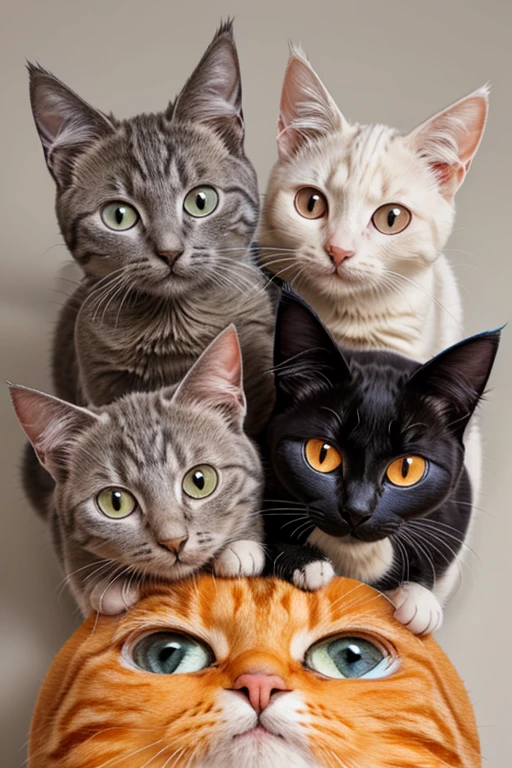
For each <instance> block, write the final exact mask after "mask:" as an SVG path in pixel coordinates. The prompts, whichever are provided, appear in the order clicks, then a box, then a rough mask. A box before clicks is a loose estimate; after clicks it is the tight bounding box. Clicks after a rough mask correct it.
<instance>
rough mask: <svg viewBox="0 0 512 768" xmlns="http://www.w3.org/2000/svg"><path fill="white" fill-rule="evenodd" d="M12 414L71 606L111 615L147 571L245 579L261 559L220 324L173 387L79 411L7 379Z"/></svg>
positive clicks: (227, 340)
mask: <svg viewBox="0 0 512 768" xmlns="http://www.w3.org/2000/svg"><path fill="white" fill-rule="evenodd" d="M11 395H12V399H13V404H14V408H15V411H16V414H17V417H18V420H19V422H20V424H21V426H22V428H23V430H24V431H25V434H26V435H27V437H28V438H29V440H30V441H31V443H32V445H33V446H34V449H35V451H36V453H37V456H38V458H39V461H40V462H41V464H42V466H43V467H45V469H46V470H47V471H48V472H49V473H50V474H51V475H52V477H53V479H54V481H55V491H54V493H53V494H50V495H49V496H47V497H46V498H45V499H44V500H42V501H44V502H45V506H46V518H47V520H48V521H49V523H50V526H51V529H52V534H53V539H54V544H55V547H56V550H57V553H58V556H59V558H60V560H61V563H62V564H63V567H64V570H65V573H66V577H67V581H68V583H69V585H70V587H71V590H72V592H73V595H74V597H75V598H76V600H77V602H78V604H79V606H80V609H81V611H82V613H83V614H84V615H87V614H88V613H89V612H90V610H91V608H92V609H94V610H98V611H101V612H102V613H109V614H114V613H120V612H121V611H123V610H125V609H126V608H128V607H129V606H130V605H132V604H133V603H134V602H136V600H137V599H138V594H139V587H140V584H141V582H142V581H143V580H144V579H146V578H150V577H154V578H157V579H166V580H176V579H181V578H184V577H186V576H188V575H190V574H191V573H194V572H195V571H197V570H198V569H200V568H204V567H206V566H209V567H210V566H211V568H212V570H213V572H214V573H216V574H218V575H220V576H254V575H258V574H259V573H261V571H262V570H263V566H264V552H263V547H262V544H261V543H260V542H261V540H262V522H261V517H260V515H259V509H260V507H261V493H262V487H263V478H262V469H261V464H260V460H259V457H258V452H257V450H256V448H255V447H254V445H253V444H252V442H251V440H250V439H249V438H248V437H247V436H246V435H245V433H244V432H243V421H244V417H245V411H246V404H245V396H244V392H243V385H242V361H241V353H240V347H239V344H238V340H237V335H236V331H235V329H234V327H233V326H230V327H229V328H227V329H226V330H225V331H224V332H223V333H221V334H220V335H219V336H218V337H217V339H215V340H214V341H213V342H212V343H211V344H210V346H209V347H208V348H207V349H206V350H205V351H204V352H203V354H202V355H201V356H200V358H199V360H198V361H197V362H196V363H195V364H194V366H193V367H192V369H191V370H190V371H189V373H188V374H187V375H186V377H185V378H184V380H183V381H182V382H181V384H180V385H179V386H178V387H167V388H164V389H162V390H160V391H157V392H150V393H132V394H129V395H125V396H124V397H122V398H120V399H119V400H117V401H114V402H113V403H111V404H110V405H107V406H103V407H102V408H92V409H86V408H82V407H79V406H76V405H71V404H69V403H66V402H64V401H63V400H59V399H57V398H55V397H51V396H50V395H46V394H43V393H42V392H37V391H36V390H33V389H27V388H25V387H20V386H14V385H12V386H11Z"/></svg>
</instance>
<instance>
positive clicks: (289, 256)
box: [259, 49, 488, 362]
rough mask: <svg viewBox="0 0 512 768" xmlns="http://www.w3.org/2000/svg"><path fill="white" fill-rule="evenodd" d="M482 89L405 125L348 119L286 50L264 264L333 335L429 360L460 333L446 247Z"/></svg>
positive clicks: (480, 118) (482, 106) (480, 122)
mask: <svg viewBox="0 0 512 768" xmlns="http://www.w3.org/2000/svg"><path fill="white" fill-rule="evenodd" d="M487 108H488V89H487V88H486V87H484V88H481V89H480V90H478V91H475V92H474V93H472V94H471V95H469V96H467V97H466V98H464V99H462V100H461V101H458V102H457V103H456V104H454V105H452V106H451V107H449V108H448V109H446V110H444V111H443V112H440V113H439V114H437V115H435V116H434V117H432V118H430V119H429V120H427V121H426V122H425V123H422V124H421V125H420V126H419V127H418V128H415V129H414V130H413V131H411V132H410V133H408V134H405V135H404V134H401V133H399V132H398V131H397V130H395V129H393V128H388V127H387V126H385V125H358V124H357V123H349V122H348V121H347V120H346V119H345V117H344V116H343V115H342V113H341V112H340V110H339V109H338V107H337V106H336V104H335V103H334V101H333V99H332V97H331V96H330V95H329V93H328V92H327V90H326V88H325V87H324V85H323V84H322V82H321V81H320V79H319V77H318V75H317V74H316V73H315V72H314V70H313V69H312V67H311V64H310V63H309V61H308V60H307V59H306V57H305V55H304V54H303V53H302V52H301V51H300V50H298V49H293V50H292V54H291V57H290V60H289V63H288V67H287V70H286V74H285V77H284V83H283V90H282V96H281V109H280V115H279V124H278V136H277V146H278V153H279V159H278V161H277V163H276V164H275V166H274V168H273V170H272V173H271V176H270V181H269V185H268V190H267V195H266V199H265V205H264V209H263V214H262V219H261V225H260V232H259V241H260V243H261V244H262V246H263V252H262V263H263V264H264V265H265V266H266V267H267V268H268V269H269V270H270V271H271V272H273V273H275V274H278V275H279V276H280V277H282V278H283V279H285V280H287V281H288V282H290V283H291V284H292V286H293V287H294V288H295V290H297V291H298V293H300V294H301V295H302V296H303V297H304V298H305V299H306V301H307V302H308V303H309V304H310V305H311V306H312V307H313V309H315V310H316V312H317V313H318V314H319V315H320V318H321V320H322V321H323V322H324V323H325V324H326V325H327V327H328V328H329V330H330V331H331V333H332V334H333V336H334V337H335V339H336V341H337V342H338V343H340V344H343V345H344V346H351V347H356V348H368V347H370V348H377V349H382V348H387V349H392V350H394V351H395V352H398V353H400V354H403V355H406V356H407V357H411V358H413V359H415V360H418V361H421V362H423V361H425V360H427V359H428V358H430V357H432V356H433V355H434V354H436V353H438V352H440V351H441V350H442V349H444V348H445V347H447V346H449V345H450V344H453V343H455V342H456V341H458V340H459V339H460V338H461V336H462V310H461V301H460V296H459V291H458V288H457V283H456V280H455V277H454V275H453V272H452V269H451V267H450V265H449V263H448V261H447V259H446V257H445V256H444V255H443V254H442V249H443V247H444V246H445V244H446V241H447V240H448V237H449V235H450V233H451V231H452V227H453V221H454V214H455V206H454V196H455V193H456V191H457V189H458V188H459V186H460V185H461V184H462V181H463V180H464V177H465V175H466V173H467V171H468V169H469V167H470V164H471V161H472V159H473V157H474V155H475V153H476V151H477V149H478V145H479V143H480V139H481V137H482V133H483V130H484V127H485V121H486V117H487Z"/></svg>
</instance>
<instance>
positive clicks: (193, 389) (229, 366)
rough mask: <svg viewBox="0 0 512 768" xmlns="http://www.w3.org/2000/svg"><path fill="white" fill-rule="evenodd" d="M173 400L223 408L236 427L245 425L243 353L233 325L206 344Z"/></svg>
mask: <svg viewBox="0 0 512 768" xmlns="http://www.w3.org/2000/svg"><path fill="white" fill-rule="evenodd" d="M171 399H172V401H173V402H174V403H184V404H186V403H189V402H190V401H191V400H192V401H196V402H198V403H200V404H202V405H204V406H205V407H210V408H216V409H220V410H221V411H222V412H223V413H224V414H225V415H226V416H227V417H228V419H229V421H230V422H231V423H232V424H233V425H234V426H237V427H239V428H240V429H241V428H242V425H243V421H244V418H245V414H246V410H247V408H246V401H245V394H244V390H243V377H242V353H241V350H240V344H239V341H238V336H237V333H236V329H235V326H234V325H229V326H228V327H227V328H226V329H225V330H224V331H222V332H221V333H219V335H218V336H217V337H216V338H215V339H214V340H213V341H212V342H211V344H210V345H209V346H208V347H206V349H205V350H204V352H203V353H202V355H201V356H200V357H199V358H198V359H197V360H196V362H195V363H194V365H193V366H192V368H191V369H190V371H189V372H188V373H187V375H186V376H185V378H184V379H183V381H182V382H181V383H180V384H179V386H178V388H177V389H176V390H175V391H174V392H173V394H172V395H171Z"/></svg>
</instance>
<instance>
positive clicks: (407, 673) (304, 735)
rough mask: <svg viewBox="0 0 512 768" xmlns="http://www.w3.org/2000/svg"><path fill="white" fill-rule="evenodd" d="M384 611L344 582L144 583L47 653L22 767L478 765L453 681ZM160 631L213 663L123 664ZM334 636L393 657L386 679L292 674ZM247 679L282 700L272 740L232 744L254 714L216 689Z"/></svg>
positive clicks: (430, 651)
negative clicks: (352, 638) (48, 663)
mask: <svg viewBox="0 0 512 768" xmlns="http://www.w3.org/2000/svg"><path fill="white" fill-rule="evenodd" d="M392 613H393V608H392V606H391V605H390V604H389V603H388V602H387V601H386V599H385V598H384V597H383V596H381V595H379V594H378V593H377V592H375V591H374V590H373V589H371V588H370V587H368V586H366V585H363V584H360V583H359V582H355V581H352V580H350V579H335V580H333V581H332V582H331V583H330V584H329V585H328V586H327V587H325V588H324V589H322V590H320V591H318V592H313V593H306V592H301V591H299V590H297V589H295V588H294V587H292V586H291V585H289V584H287V583H285V582H283V581H279V580H277V579H249V580H227V579H226V580H218V581H217V580H215V579H214V578H212V577H209V576H202V577H199V578H197V579H195V580H190V581H185V582H181V583H178V584H173V585H169V586H167V585H164V586H161V587H157V588H156V589H154V590H153V591H152V592H151V593H148V594H147V596H146V597H145V598H143V599H142V600H141V601H140V602H139V603H138V604H137V605H135V606H134V607H133V608H132V609H131V610H130V611H129V612H128V613H126V614H123V615H121V616H115V617H108V616H100V617H98V619H97V621H96V617H94V616H93V617H91V618H89V619H88V620H87V621H86V622H84V624H83V625H82V626H81V627H80V628H79V629H78V631H77V632H76V633H75V634H74V635H73V637H72V638H71V639H70V640H69V642H68V643H67V644H66V645H65V646H64V648H63V649H62V650H61V651H60V653H59V654H58V655H57V657H56V659H55V661H54V663H53V665H52V667H51V669H50V671H49V672H48V675H47V676H46V679H45V681H44V683H43V686H42V689H41V692H40V695H39V699H38V702H37V705H36V709H35V713H34V718H33V722H32V730H31V737H30V749H29V763H28V765H29V768H143V767H144V768H145V766H148V768H164V766H165V767H166V768H172V766H183V767H184V768H186V767H188V766H190V768H210V766H217V765H219V766H220V765H222V766H224V768H231V766H232V765H233V766H236V768H245V767H246V766H247V768H252V767H254V768H266V766H276V765H279V768H295V766H299V765H300V766H302V765H304V766H325V767H326V768H336V767H338V768H339V767H340V766H341V767H342V768H398V767H400V768H413V766H414V768H417V766H421V768H441V766H451V768H457V767H460V768H477V767H479V766H481V760H480V751H479V743H478V735H477V731H476V726H475V721H474V716H473V712H472V708H471V704H470V702H469V698H468V696H467V693H466V691H465V689H464V686H463V684H462V682H461V680H460V678H459V677H458V675H457V673H456V672H455V670H454V668H453V666H452V665H451V663H450V662H449V660H448V659H447V657H446V656H445V654H444V653H443V651H442V650H441V649H440V648H439V646H438V645H437V643H436V642H435V640H434V639H433V638H432V637H431V636H429V637H426V638H417V637H415V636H414V635H413V634H412V633H410V632H409V631H408V630H407V629H405V628H404V627H402V626H401V625H400V624H398V623H397V622H396V621H395V620H394V619H393V617H392ZM163 629H173V630H182V631H185V632H186V633H187V634H188V635H193V636H195V637H197V638H198V639H200V640H203V642H206V643H207V644H208V645H209V646H210V647H211V648H212V650H213V652H214V654H215V657H216V661H215V663H214V664H213V665H212V666H210V667H208V668H206V669H204V670H202V671H200V672H195V673H192V674H191V673H188V674H175V675H157V674H152V673H148V672H142V671H138V670H137V669H136V668H133V667H130V666H129V664H128V662H126V661H125V660H123V659H124V656H123V654H124V655H126V648H125V646H126V644H127V643H132V642H133V639H134V638H136V637H138V636H140V635H141V634H146V633H147V632H148V631H156V630H158V631H162V630H163ZM347 630H348V631H350V632H353V631H357V632H358V633H359V634H361V633H362V634H363V635H365V636H366V637H368V638H372V637H373V638H376V639H378V640H379V641H380V643H381V645H382V644H383V645H384V646H386V647H389V648H391V649H394V652H395V653H396V655H397V656H398V657H399V659H400V666H399V668H398V669H397V671H396V672H394V673H393V674H391V675H390V676H389V677H386V678H383V679H377V680H368V679H355V680H353V679H341V680H338V679H328V678H324V677H322V676H320V675H319V674H317V673H315V672H312V671H311V670H309V669H307V668H305V667H304V665H303V663H302V662H303V659H304V654H305V651H306V650H307V649H308V648H309V647H310V646H311V644H312V643H313V642H315V641H318V640H320V639H321V638H324V637H327V636H329V635H333V634H337V633H345V632H347ZM123 649H124V650H123ZM254 670H257V671H263V672H266V673H268V674H275V675H278V676H279V677H280V678H282V680H283V681H284V682H285V684H286V688H287V691H290V692H289V693H288V692H286V693H282V694H280V695H279V696H278V698H277V700H276V701H275V703H274V704H271V705H270V706H269V707H268V708H267V710H265V712H268V713H269V715H270V714H271V710H272V708H274V710H275V712H276V714H275V718H277V720H276V722H278V724H279V731H280V732H281V733H282V734H283V736H284V741H283V737H282V736H270V735H269V737H268V738H266V736H265V738H263V739H261V738H257V737H256V736H254V737H253V736H250V735H249V736H247V735H245V736H236V729H237V728H238V733H241V729H240V727H238V726H237V725H236V723H237V718H238V717H239V711H240V712H242V710H243V718H246V719H247V718H248V717H250V716H251V717H254V718H256V717H257V716H256V714H255V712H254V710H252V708H251V707H250V705H249V704H248V702H247V700H246V699H245V698H244V696H243V694H241V693H239V692H237V693H235V692H234V691H232V690H230V689H232V688H233V682H234V680H235V679H236V678H237V676H239V675H241V674H243V673H247V672H250V671H253V672H254ZM240 716H241V717H242V715H240ZM233 729H234V730H233ZM260 736H261V734H260Z"/></svg>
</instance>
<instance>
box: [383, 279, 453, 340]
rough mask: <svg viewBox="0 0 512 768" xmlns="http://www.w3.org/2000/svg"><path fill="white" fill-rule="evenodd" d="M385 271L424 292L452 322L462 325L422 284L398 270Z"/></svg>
mask: <svg viewBox="0 0 512 768" xmlns="http://www.w3.org/2000/svg"><path fill="white" fill-rule="evenodd" d="M386 272H387V273H388V274H389V275H393V276H394V277H395V278H396V279H398V280H403V281H404V282H406V283H409V284H410V285H412V286H413V287H414V288H416V289H417V290H418V291H420V292H421V293H424V294H425V296H428V298H429V299H430V300H431V301H433V302H434V304H435V305H436V306H438V307H439V309H441V310H442V311H443V312H445V313H446V314H447V315H448V317H449V318H450V319H451V320H453V322H454V323H455V324H456V325H457V326H458V327H462V324H461V323H460V322H459V321H457V320H456V319H455V317H454V316H453V315H452V313H451V312H450V310H449V309H448V308H447V307H445V306H444V304H442V303H441V302H440V301H439V300H438V299H436V297H435V296H433V295H432V294H431V293H429V292H428V291H427V290H425V288H423V286H421V285H419V284H418V283H417V282H416V281H415V280H413V279H412V278H410V277H407V276H406V275H402V274H400V272H393V270H390V269H388V270H386Z"/></svg>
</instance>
